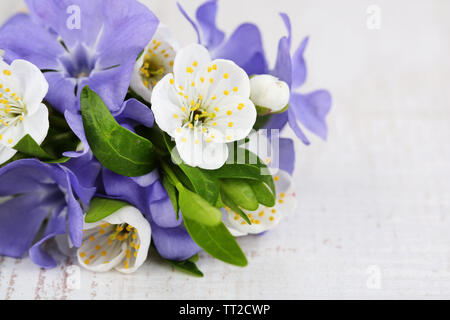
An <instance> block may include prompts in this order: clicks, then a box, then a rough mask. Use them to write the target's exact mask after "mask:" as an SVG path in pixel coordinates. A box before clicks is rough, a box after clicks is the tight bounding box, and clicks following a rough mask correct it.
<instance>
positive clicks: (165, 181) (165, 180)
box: [162, 176, 179, 220]
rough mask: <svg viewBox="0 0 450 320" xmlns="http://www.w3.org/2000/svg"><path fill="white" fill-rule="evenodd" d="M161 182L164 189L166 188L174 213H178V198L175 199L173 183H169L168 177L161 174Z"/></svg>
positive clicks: (175, 193)
mask: <svg viewBox="0 0 450 320" xmlns="http://www.w3.org/2000/svg"><path fill="white" fill-rule="evenodd" d="M162 184H163V186H164V189H166V191H167V194H168V195H169V199H170V201H171V202H172V206H173V210H175V213H176V215H177V220H178V218H179V217H178V215H179V212H178V211H179V208H178V199H177V189H176V188H175V186H174V185H173V184H171V183H170V179H169V178H168V177H167V176H163V179H162Z"/></svg>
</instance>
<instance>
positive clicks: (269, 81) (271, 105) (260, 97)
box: [250, 74, 291, 112]
mask: <svg viewBox="0 0 450 320" xmlns="http://www.w3.org/2000/svg"><path fill="white" fill-rule="evenodd" d="M250 86H251V95H250V99H251V100H252V101H253V102H254V103H255V105H257V106H259V107H264V108H266V109H269V110H271V111H273V112H277V111H280V110H282V109H283V108H285V107H286V106H287V104H288V103H289V99H290V94H291V93H290V90H289V86H288V84H287V83H286V82H284V81H281V80H279V79H278V78H276V77H274V76H271V75H269V74H261V75H256V76H253V77H252V78H251V79H250Z"/></svg>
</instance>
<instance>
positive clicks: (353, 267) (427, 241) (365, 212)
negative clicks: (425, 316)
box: [0, 0, 450, 299]
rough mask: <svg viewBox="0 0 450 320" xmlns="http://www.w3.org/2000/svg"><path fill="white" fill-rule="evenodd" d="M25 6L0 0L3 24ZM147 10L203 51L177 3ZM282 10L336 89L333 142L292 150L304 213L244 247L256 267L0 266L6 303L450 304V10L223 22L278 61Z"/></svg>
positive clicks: (331, 4)
mask: <svg viewBox="0 0 450 320" xmlns="http://www.w3.org/2000/svg"><path fill="white" fill-rule="evenodd" d="M17 2H18V1H17V0H4V1H2V3H1V4H0V9H2V10H0V11H1V12H2V13H1V15H0V18H1V19H2V20H4V19H5V18H6V17H7V15H8V14H9V12H11V11H14V10H16V9H17V7H18V6H20V4H18V3H17ZM144 2H149V3H150V2H151V3H152V4H153V6H152V8H153V9H154V12H155V13H156V14H157V15H158V16H160V18H161V20H162V21H163V22H164V23H166V24H167V25H169V26H170V27H171V28H172V29H173V32H174V34H175V35H177V36H179V37H180V39H185V40H184V41H182V42H183V43H187V42H188V41H187V40H190V39H192V40H194V34H193V33H192V31H191V30H190V29H189V28H188V25H187V23H186V22H185V21H184V20H182V19H181V18H180V17H181V16H180V15H179V13H178V12H177V10H176V8H175V5H174V3H175V1H144ZM181 2H182V3H185V6H186V8H187V9H188V10H190V12H192V10H193V9H194V8H195V7H196V5H197V4H198V3H200V2H201V1H198V0H196V1H189V4H187V2H188V1H183V0H182V1H181ZM373 4H376V5H377V7H375V9H376V11H377V10H378V11H379V12H380V14H381V25H380V29H375V30H373V29H370V27H371V26H372V25H371V24H370V22H369V28H368V27H367V19H368V18H369V19H370V18H371V17H372V18H373V16H371V14H372V13H367V12H366V10H367V9H368V7H369V5H373ZM372 8H373V7H372ZM8 10H9V11H8ZM279 11H285V12H288V13H289V14H290V15H291V17H292V20H293V21H292V23H293V26H294V42H295V43H297V42H298V41H300V39H301V37H303V36H305V35H310V36H311V41H310V46H309V48H308V50H307V61H308V66H309V78H308V83H307V85H306V86H305V88H302V91H304V92H307V91H309V90H312V89H315V88H321V87H325V88H328V89H330V91H331V92H332V94H333V97H334V106H333V110H332V113H331V115H330V117H329V119H328V122H329V126H330V130H329V139H328V141H327V143H324V142H322V141H320V140H319V139H315V138H313V144H312V146H310V147H305V146H303V145H301V143H300V142H298V143H297V167H296V172H295V180H296V182H297V189H296V193H297V195H298V199H299V204H298V208H297V210H296V212H295V213H294V214H292V215H291V216H289V217H287V218H286V219H285V220H283V221H282V223H281V224H280V225H279V227H278V228H277V229H276V230H274V231H272V232H269V233H267V234H266V235H264V236H263V237H259V236H253V237H247V238H245V239H240V240H239V243H240V244H241V246H242V248H243V250H244V251H245V253H246V254H247V257H248V259H249V266H248V267H246V268H244V269H240V268H236V267H232V266H229V265H225V264H223V263H221V262H219V261H216V260H214V259H212V258H210V257H208V256H207V255H206V254H201V255H200V261H199V263H198V266H199V268H200V269H201V270H203V271H204V273H205V277H204V278H202V279H198V278H193V277H189V276H186V275H184V274H182V273H179V272H177V271H174V270H173V269H172V267H168V266H167V265H165V264H164V263H163V262H161V261H159V260H157V259H155V258H152V257H151V258H150V260H149V261H148V262H147V263H145V265H144V266H143V267H142V268H141V269H140V270H138V272H136V273H134V274H132V275H126V276H125V275H122V274H119V273H117V272H109V273H104V274H100V273H91V272H89V271H86V270H80V269H78V267H77V266H76V261H74V260H72V259H69V258H68V259H66V260H65V261H64V263H63V264H62V265H60V266H59V267H57V268H56V269H52V270H40V269H38V268H37V267H35V266H34V265H33V264H32V263H31V262H30V260H29V259H28V258H27V257H25V258H24V259H22V260H20V259H19V260H15V259H11V258H4V257H0V299H19V298H26V299H115V298H118V299H183V298H188V299H196V298H199V299H200V298H201V299H210V298H214V299H216V298H223V299H239V298H242V299H249V298H250V299H253V298H255V299H257V298H266V299H299V298H363V299H368V298H388V299H393V298H447V299H448V298H450V254H449V251H450V217H449V214H450V143H449V138H450V125H449V124H450V63H449V62H450V46H449V41H450V19H449V18H450V1H446V0H433V1H425V0H414V1H406V0H396V1H395V2H394V1H388V0H379V1H364V0H363V1H361V0H344V1H332V0H320V1H316V0H315V1H312V0H310V1H304V0H296V1H293V0H292V1H288V0H284V1H283V0H279V1H269V0H264V1H262V0H251V1H245V2H243V1H238V0H233V1H231V0H228V1H221V11H220V12H219V24H220V25H221V26H223V27H224V29H226V30H227V31H231V30H232V29H233V28H234V26H236V25H237V24H238V23H240V22H241V21H244V20H250V21H254V22H256V23H258V24H259V25H261V26H262V30H263V32H264V34H265V46H266V49H267V50H268V51H270V52H269V56H270V57H271V58H272V59H273V58H274V56H275V50H276V43H277V39H278V38H279V36H280V35H282V34H284V33H285V31H284V29H283V25H282V23H281V20H280V19H279V18H278V16H277V15H276V13H277V12H279ZM369 11H370V10H369ZM370 12H373V11H370ZM371 21H372V20H371ZM286 134H287V135H288V136H292V133H291V132H290V130H289V129H288V130H287V132H286ZM74 277H79V280H80V282H79V283H76V281H75V282H74ZM75 280H77V279H75ZM74 283H75V284H74ZM78 285H79V286H78Z"/></svg>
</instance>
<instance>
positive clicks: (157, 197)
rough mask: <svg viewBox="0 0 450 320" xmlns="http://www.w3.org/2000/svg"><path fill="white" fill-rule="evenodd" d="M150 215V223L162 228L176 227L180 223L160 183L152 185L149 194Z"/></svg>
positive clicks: (180, 220)
mask: <svg viewBox="0 0 450 320" xmlns="http://www.w3.org/2000/svg"><path fill="white" fill-rule="evenodd" d="M149 199H150V215H151V217H152V221H153V222H154V223H155V224H157V225H158V226H160V227H162V228H174V227H178V226H179V225H180V224H181V223H182V221H183V220H182V218H181V216H180V219H179V220H177V214H176V213H175V210H174V208H173V205H172V202H171V201H170V198H169V196H168V194H167V191H166V189H164V187H163V185H162V184H161V182H159V181H157V182H155V183H154V184H153V186H152V190H151V192H150V193H149Z"/></svg>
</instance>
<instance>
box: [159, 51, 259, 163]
mask: <svg viewBox="0 0 450 320" xmlns="http://www.w3.org/2000/svg"><path fill="white" fill-rule="evenodd" d="M173 71H174V74H168V75H166V76H165V77H164V78H163V79H162V80H161V81H159V82H158V84H157V85H156V87H155V88H154V89H153V95H152V110H153V113H154V115H155V120H156V123H157V124H158V126H159V127H160V128H161V129H162V130H163V131H165V132H167V133H168V134H169V135H170V136H171V137H173V138H175V142H176V148H177V150H178V153H179V155H180V157H181V159H182V160H183V161H184V162H186V163H187V164H188V165H190V166H194V167H195V166H198V167H201V168H204V169H217V168H220V167H221V166H222V165H223V164H224V163H225V161H226V159H227V157H228V147H227V145H226V143H228V142H233V141H236V140H240V139H243V138H245V137H246V136H247V135H248V134H249V132H250V130H251V129H252V127H253V125H254V123H255V121H256V109H255V106H254V104H253V102H252V101H250V99H249V96H250V81H249V79H248V76H247V74H246V73H245V71H244V70H243V69H241V68H240V67H238V66H237V65H236V64H235V63H234V62H232V61H229V60H222V59H218V60H214V61H211V57H210V54H209V52H208V50H206V48H204V47H203V46H201V45H198V44H191V45H189V46H187V47H185V48H183V49H181V50H180V51H179V52H178V54H177V56H176V58H175V63H174V70H173Z"/></svg>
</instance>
